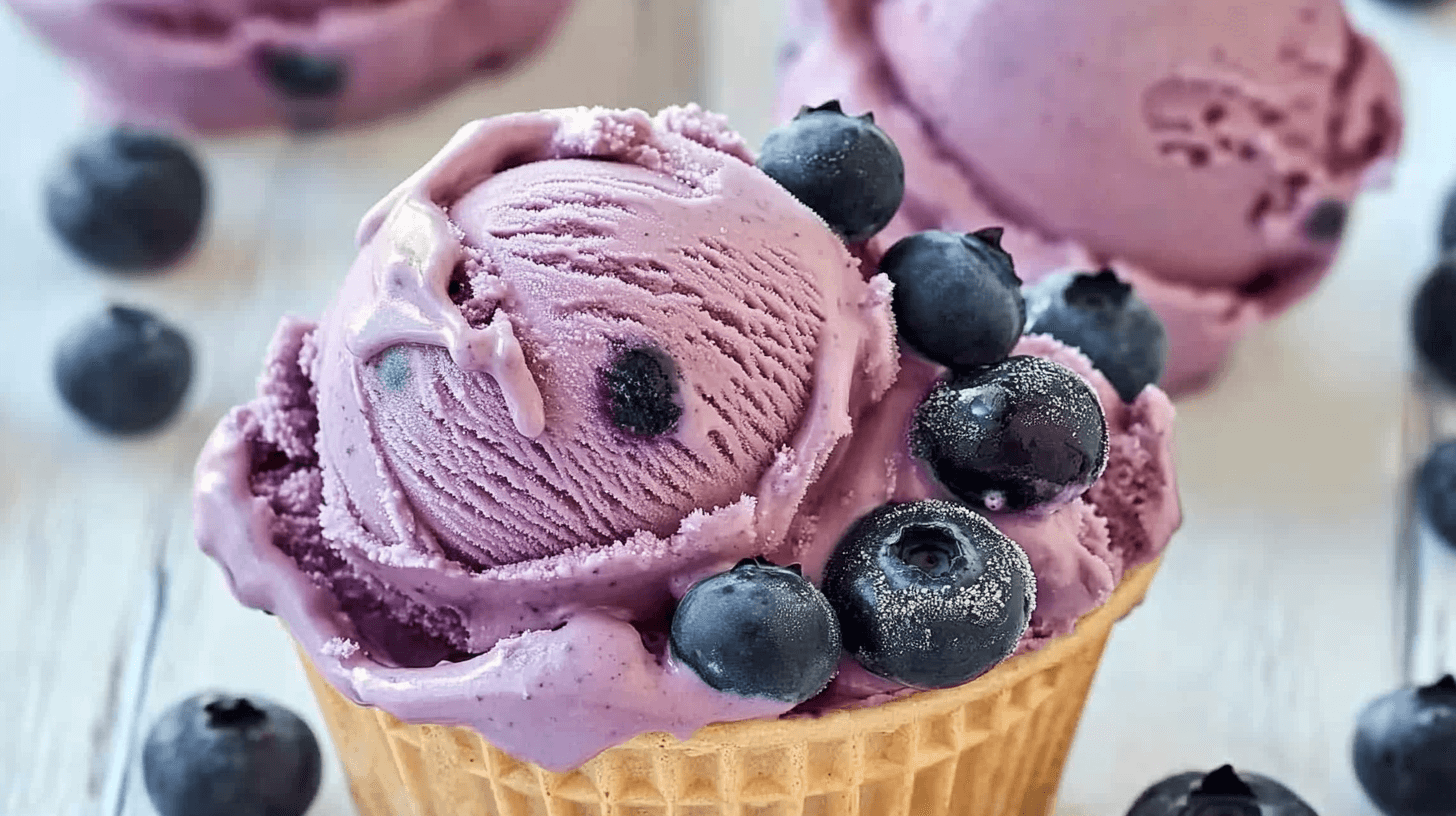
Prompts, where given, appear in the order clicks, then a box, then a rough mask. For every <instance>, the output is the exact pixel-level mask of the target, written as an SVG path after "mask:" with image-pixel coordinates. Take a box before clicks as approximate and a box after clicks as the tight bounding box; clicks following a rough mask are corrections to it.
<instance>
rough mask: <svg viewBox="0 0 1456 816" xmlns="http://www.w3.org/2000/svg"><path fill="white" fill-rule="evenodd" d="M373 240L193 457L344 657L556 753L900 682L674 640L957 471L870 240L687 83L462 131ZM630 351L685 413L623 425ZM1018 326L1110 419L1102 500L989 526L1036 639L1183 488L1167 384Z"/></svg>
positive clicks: (380, 213)
mask: <svg viewBox="0 0 1456 816" xmlns="http://www.w3.org/2000/svg"><path fill="white" fill-rule="evenodd" d="M360 239H361V252H360V255H359V258H358V260H357V261H356V263H355V265H354V267H353V269H352V270H351V271H350V273H349V275H348V277H347V278H346V280H345V282H344V285H343V288H342V290H341V292H340V294H339V297H338V299H337V300H336V301H335V302H334V304H333V305H332V306H330V308H329V309H328V311H327V312H326V313H325V315H324V316H323V318H322V320H321V321H320V322H319V323H317V324H313V323H307V322H303V321H298V320H287V321H284V323H283V324H282V325H281V326H280V328H279V332H278V335H277V337H276V339H275V342H274V345H273V348H272V349H271V350H270V353H269V357H268V364H267V368H266V370H265V372H264V375H263V378H262V381H261V385H260V396H259V398H258V399H256V400H254V401H253V402H251V403H249V404H247V405H245V406H242V407H240V408H238V409H236V410H234V411H233V412H232V413H231V414H229V416H228V417H227V418H226V419H225V420H224V421H223V422H222V423H221V424H220V425H219V427H218V429H217V430H216V431H215V433H214V434H213V437H212V438H211V440H210V441H209V443H208V445H207V448H206V449H205V451H204V452H203V455H202V458H201V461H200V462H199V465H198V486H197V506H196V507H197V514H196V520H197V530H198V539H199V541H200V543H201V545H202V547H203V548H204V549H205V550H206V551H207V552H209V553H210V554H212V555H213V556H214V557H215V558H217V559H218V561H219V562H220V563H221V564H222V565H223V567H224V569H225V570H226V571H227V573H228V576H229V581H230V583H231V585H232V587H233V589H234V591H235V592H236V594H237V595H238V597H239V598H240V599H241V600H242V601H243V602H244V603H246V604H248V605H250V606H254V607H257V608H261V609H266V610H269V611H272V612H274V613H275V614H277V615H278V616H279V617H280V618H281V619H282V620H283V621H284V622H285V623H286V624H287V625H288V627H289V629H290V631H291V632H292V634H293V635H294V637H295V638H296V639H297V640H298V641H299V643H300V644H301V646H302V648H303V649H304V650H305V652H306V653H307V654H309V655H310V656H311V658H312V659H313V661H314V663H315V666H316V667H317V668H318V670H319V671H320V672H321V673H322V674H323V676H324V677H325V678H327V679H328V680H329V682H331V683H333V684H334V685H335V686H336V687H338V688H339V689H340V691H342V692H343V693H344V694H346V695H347V696H348V697H350V698H351V699H353V700H355V701H356V702H359V703H362V704H366V705H374V706H378V707H380V708H383V709H385V710H387V711H390V712H391V713H393V714H394V715H396V716H398V717H400V718H402V719H405V720H408V721H417V722H432V723H440V724H462V725H468V726H470V727H472V728H474V729H476V730H477V731H478V732H479V733H481V734H482V735H484V736H485V737H486V738H487V739H488V740H490V741H491V742H492V743H494V744H496V745H498V746H499V747H501V748H502V749H504V750H506V751H508V752H510V753H512V754H515V755H517V756H519V757H522V758H524V759H528V760H531V761H534V762H537V763H539V764H541V765H543V766H545V767H547V768H553V769H566V768H570V767H574V766H576V765H578V764H580V763H581V762H583V761H585V760H586V759H588V758H590V757H591V756H593V755H594V754H596V753H597V752H599V751H601V750H603V749H604V748H606V747H609V746H611V745H613V744H616V743H619V742H621V741H624V740H626V739H628V738H630V737H632V736H633V735H636V734H639V733H643V732H648V731H668V732H671V733H674V734H677V735H679V736H684V737H685V736H687V735H689V734H691V733H692V732H693V731H695V730H697V729H698V728H700V727H702V726H704V725H707V724H709V723H712V722H719V721H730V720H739V719H748V718H759V717H775V716H781V715H785V714H793V713H812V712H814V711H817V710H822V709H824V708H826V707H831V708H832V707H842V706H849V705H859V704H865V703H866V702H874V701H876V700H879V699H882V698H883V697H884V696H885V695H893V694H903V693H909V692H910V690H909V689H906V688H904V687H903V686H897V685H895V684H892V683H887V682H886V681H878V680H875V679H873V678H867V677H860V676H858V675H856V673H855V672H854V671H853V668H852V666H851V667H850V669H849V670H848V671H846V672H845V673H844V674H843V675H842V677H843V679H842V680H840V681H837V682H836V683H834V684H832V685H831V687H830V688H829V689H827V690H826V691H825V692H824V693H823V694H821V695H820V696H819V697H818V698H816V699H815V700H811V701H810V702H809V703H808V704H805V705H803V706H801V707H798V708H795V707H794V706H792V705H791V704H787V703H781V702H774V701H770V700H765V699H756V698H749V697H742V696H737V695H734V694H730V693H726V692H720V691H716V690H714V689H712V688H710V687H709V686H708V685H706V684H705V683H703V682H702V681H701V680H700V679H699V678H698V677H697V675H695V674H694V673H693V672H692V671H691V670H689V669H686V668H685V667H683V666H680V665H678V664H677V663H676V662H675V661H674V660H672V659H671V658H669V657H668V656H667V655H666V652H665V643H666V635H667V628H668V621H669V619H670V615H671V610H672V608H673V606H674V604H675V602H676V600H677V599H678V598H680V597H681V596H682V594H683V593H684V592H685V591H686V590H687V588H688V587H689V586H691V585H692V583H693V582H694V581H696V580H697V579H700V578H702V577H705V576H707V575H710V574H713V573H716V572H719V571H722V570H724V569H726V568H728V567H731V566H732V565H733V564H734V563H735V562H737V561H738V560H739V559H741V558H744V557H749V556H756V555H762V556H767V557H769V558H770V559H772V560H774V561H775V562H777V563H790V562H798V563H801V564H802V565H803V566H804V569H805V573H806V575H808V576H810V577H811V578H813V579H816V580H817V578H818V576H819V574H820V572H821V570H822V568H823V565H824V563H825V561H826V560H827V558H828V555H829V552H830V551H831V550H832V548H833V547H834V545H835V543H836V542H837V541H838V539H839V537H840V535H841V534H842V533H843V532H844V531H845V530H846V529H847V528H848V527H849V525H850V524H851V523H852V522H853V521H854V520H855V519H857V518H858V517H860V516H861V515H863V514H864V513H866V512H868V511H869V510H871V509H873V508H875V507H876V506H878V505H880V504H882V503H884V502H886V501H889V500H904V499H914V498H922V497H927V496H939V495H942V494H941V493H940V492H939V488H938V487H937V486H936V485H935V484H934V483H933V482H932V481H931V480H930V479H929V478H928V477H927V476H926V475H925V474H924V473H923V472H922V470H921V467H920V465H919V464H918V463H916V462H915V461H914V460H912V459H911V458H910V456H909V453H908V449H907V444H906V436H907V430H908V423H909V420H910V416H911V414H912V412H913V409H914V407H915V405H916V404H917V403H918V402H919V401H920V399H921V398H922V397H923V396H924V395H925V394H926V393H927V392H928V391H929V389H930V387H931V386H932V385H933V383H934V381H935V379H936V378H937V377H938V376H939V375H940V373H941V372H940V371H939V369H937V368H935V367H934V366H932V365H930V364H928V363H926V362H924V361H922V360H920V359H918V358H915V357H913V356H910V355H906V356H904V357H901V356H900V355H899V352H898V351H897V348H896V343H895V339H894V328H893V322H892V317H891V313H890V308H889V304H890V294H891V289H890V284H889V281H888V279H887V278H885V276H883V275H879V274H874V264H873V260H874V258H875V257H876V256H877V253H878V249H879V246H878V245H877V244H872V245H871V246H870V247H868V248H867V249H865V250H864V251H862V252H859V253H851V252H850V251H849V250H848V249H847V248H846V247H845V246H844V245H843V244H842V243H841V242H840V241H839V239H838V238H837V237H836V236H835V235H834V234H833V233H832V232H831V231H830V230H829V229H828V227H827V226H825V224H824V223H823V222H822V221H821V220H820V219H819V218H818V216H816V215H815V214H814V213H813V212H812V211H810V210H809V209H807V208H806V207H804V206H803V205H801V204H799V203H798V202H797V201H796V200H795V199H794V198H793V197H792V196H790V195H789V194H788V193H787V192H786V191H785V190H783V189H782V188H780V187H779V186H778V185H777V184H776V183H775V182H774V181H772V180H771V179H770V178H769V177H768V176H766V175H764V174H763V173H761V172H760V171H759V170H757V169H756V168H755V167H753V165H752V157H751V155H750V153H749V152H748V151H747V149H746V148H745V147H744V146H743V144H742V142H741V140H740V139H739V138H738V137H737V135H736V134H734V133H732V132H731V131H730V130H728V129H727V127H726V125H725V124H724V122H723V121H722V120H721V119H719V118H717V117H714V116H712V115H709V114H705V113H703V112H701V111H699V110H698V109H696V108H692V107H689V108H672V109H668V110H665V111H663V112H662V113H660V114H658V116H657V117H655V118H649V117H648V116H647V115H646V114H643V113H641V112H640V111H607V110H601V109H596V110H586V109H578V110H567V111H545V112H541V113H533V114H521V115H514V116H507V117H500V118H496V119H490V120H483V121H481V122H476V123H473V124H471V125H469V126H467V127H466V128H464V129H462V131H461V132H460V133H459V134H457V136H456V137H455V139H453V140H452V141H451V143H450V144H449V145H447V146H446V148H445V149H444V150H443V151H442V153H441V154H440V155H439V156H437V157H436V159H434V160H433V161H432V162H431V163H430V164H429V165H427V166H426V167H425V168H423V169H422V170H421V171H420V172H419V173H417V174H416V175H415V176H413V177H411V178H410V179H409V180H408V181H406V182H405V183H404V184H403V185H401V186H400V187H399V188H398V189H396V190H395V191H394V192H393V193H391V195H390V196H389V197H387V198H386V199H385V201H383V202H381V204H380V205H378V206H377V207H376V208H375V209H374V210H373V211H372V212H371V213H370V214H369V215H368V216H367V217H366V218H365V220H364V224H363V226H362V228H361V231H360ZM623 347H650V348H653V349H655V350H656V351H657V352H659V353H661V354H662V355H664V356H665V357H666V358H668V359H671V360H672V361H673V364H674V368H675V370H676V374H677V376H678V378H679V379H680V381H681V383H682V385H681V389H680V394H681V407H682V409H683V410H682V418H681V421H680V422H679V423H678V425H677V427H676V429H675V430H673V431H672V432H670V433H668V434H666V435H664V436H660V437H656V438H651V439H644V438H641V437H636V436H633V435H632V434H629V433H626V432H624V431H622V430H620V429H619V428H617V427H616V426H615V425H613V424H612V423H611V422H610V421H609V420H608V419H607V418H606V416H605V414H604V411H603V401H604V398H603V394H602V379H601V374H600V372H601V370H602V369H603V367H604V366H606V365H608V362H609V360H610V359H611V356H612V354H613V353H614V352H615V350H617V349H620V348H623ZM1020 350H1021V352H1023V353H1031V354H1038V355H1042V356H1048V357H1052V358H1053V359H1056V360H1058V361H1060V362H1063V363H1064V364H1066V365H1068V366H1069V367H1070V368H1072V369H1073V370H1075V371H1076V372H1077V373H1079V374H1081V375H1082V376H1084V377H1085V378H1087V380H1088V381H1089V382H1090V383H1091V384H1092V385H1093V387H1094V389H1095V390H1096V392H1097V393H1098V395H1099V398H1100V399H1101V400H1102V401H1103V402H1104V405H1105V409H1106V412H1107V415H1108V424H1109V428H1110V432H1111V455H1110V459H1109V464H1108V467H1107V470H1106V472H1105V473H1104V475H1103V477H1102V479H1101V480H1099V481H1098V482H1097V483H1096V484H1095V485H1094V486H1093V487H1092V489H1091V490H1089V491H1088V492H1087V493H1086V494H1084V495H1083V496H1082V497H1081V498H1078V499H1074V500H1072V501H1071V502H1069V503H1066V504H1063V505H1061V506H1060V507H1057V508H1053V509H1051V510H1050V511H1049V512H1046V513H1042V514H1040V515H1034V516H1032V515H1028V516H1016V517H1012V516H1006V517H1002V518H995V519H993V520H994V521H995V523H996V524H998V525H999V526H1001V527H1002V528H1003V529H1004V530H1006V531H1007V532H1008V534H1010V535H1011V536H1012V537H1013V539H1015V540H1016V541H1017V542H1018V543H1019V544H1020V545H1021V546H1022V547H1023V548H1024V549H1025V550H1026V551H1027V553H1028V555H1029V556H1030V560H1031V563H1032V565H1033V567H1034V569H1035V570H1036V571H1037V577H1038V604H1039V605H1038V609H1037V612H1036V615H1035V617H1034V618H1033V621H1032V627H1031V629H1030V630H1029V631H1028V633H1027V635H1026V637H1025V638H1024V639H1023V642H1022V645H1021V648H1022V649H1023V650H1024V649H1030V648H1035V647H1036V646H1037V645H1039V643H1041V642H1042V641H1044V640H1045V639H1046V638H1048V637H1052V636H1055V635H1058V634H1063V633H1065V632H1068V631H1070V629H1071V626H1072V624H1073V623H1074V622H1075V620H1076V619H1077V617H1079V616H1080V615H1082V614H1084V613H1085V612H1087V611H1089V610H1091V609H1093V608H1095V607H1096V606H1097V605H1099V604H1100V603H1102V602H1103V601H1104V600H1106V598H1107V596H1108V595H1109V594H1110V593H1111V591H1112V590H1113V588H1115V586H1116V584H1117V581H1118V580H1119V579H1120V577H1121V575H1122V574H1123V572H1124V571H1125V570H1126V569H1127V568H1129V567H1131V566H1135V565H1137V564H1141V563H1146V562H1147V561H1149V560H1151V559H1152V558H1154V557H1155V556H1156V555H1157V554H1158V553H1159V552H1160V551H1161V549H1162V548H1163V547H1164V546H1165V545H1166V543H1167V541H1168V538H1169V536H1170V535H1171V534H1172V532H1173V529H1174V528H1175V527H1176V526H1177V524H1178V520H1179V512H1178V505H1177V495H1176V486H1175V484H1174V480H1173V473H1172V461H1171V438H1170V435H1171V423H1172V414H1173V412H1172V407H1171V405H1170V404H1169V403H1168V400H1167V398H1166V396H1164V395H1163V393H1162V392H1161V391H1158V390H1157V389H1156V388H1149V389H1147V390H1145V391H1144V392H1143V393H1142V395H1140V396H1139V397H1138V399H1137V400H1136V401H1135V402H1134V403H1132V404H1130V405H1127V404H1123V403H1121V402H1120V401H1118V398H1117V396H1116V394H1115V393H1114V392H1113V391H1112V389H1111V386H1110V385H1108V384H1107V382H1106V380H1105V379H1104V378H1102V376H1101V375H1100V374H1098V373H1097V372H1095V371H1093V370H1092V368H1091V366H1090V364H1088V363H1087V361H1086V359H1085V358H1083V357H1082V356H1081V355H1080V354H1078V353H1076V352H1074V351H1071V350H1069V349H1067V348H1065V347H1063V346H1061V345H1059V344H1057V343H1056V342H1055V341H1052V340H1050V339H1048V338H1034V337H1033V338H1027V339H1026V340H1024V341H1023V343H1022V346H1021V349H1020ZM859 674H864V673H863V672H862V671H861V672H860V673H859Z"/></svg>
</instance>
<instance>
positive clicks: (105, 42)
mask: <svg viewBox="0 0 1456 816" xmlns="http://www.w3.org/2000/svg"><path fill="white" fill-rule="evenodd" d="M9 2H10V5H11V6H12V7H14V8H15V10H16V11H17V12H18V13H19V14H20V16H21V17H22V19H24V20H25V21H26V22H28V23H29V24H30V25H31V26H32V27H33V28H34V29H35V30H36V31H37V32H38V33H39V34H41V35H42V36H44V37H45V38H46V39H47V40H49V41H50V42H51V43H52V45H54V46H55V48H56V49H57V50H59V51H60V52H61V53H62V54H64V55H65V56H66V57H67V58H68V59H70V60H71V61H72V62H73V63H74V64H75V65H76V66H77V67H78V68H79V69H80V70H81V72H82V73H83V74H84V75H85V77H86V78H87V80H88V81H89V83H90V85H91V86H92V88H93V90H94V91H95V93H96V96H97V98H98V100H99V101H100V102H101V104H103V105H104V106H106V107H107V108H109V109H111V110H112V112H114V113H115V114H116V115H117V116H119V117H121V118H123V119H125V120H127V121H129V122H132V123H137V124H145V125H158V124H160V125H164V126H171V127H185V128H189V129H193V130H198V131H224V130H235V129H239V128H250V127H259V126H264V125H271V124H277V123H280V122H282V123H286V124H290V125H294V126H300V127H322V126H330V125H337V124H345V123H350V122H357V121H360V120H363V119H369V118H373V117H376V116H380V115H383V114H386V113H390V112H392V111H395V110H398V109H400V108H402V107H406V106H409V105H411V104H414V103H418V102H420V101H423V100H424V99H426V98H428V97H430V96H432V95H434V94H437V93H440V92H442V91H444V90H447V89H449V88H451V87H453V86H454V85H455V84H456V83H458V82H460V81H462V80H464V79H465V78H467V77H469V76H471V75H472V74H474V73H477V72H482V71H486V72H493V71H500V70H503V69H505V68H508V67H510V66H512V65H515V64H517V63H518V62H520V61H521V60H522V59H524V58H525V57H527V56H528V55H529V54H531V53H532V52H533V51H534V50H535V49H536V48H538V47H539V46H541V45H542V44H543V43H544V42H545V41H546V40H547V39H548V38H549V37H550V35H551V34H552V33H553V32H554V30H555V28H556V26H557V24H558V23H559V22H560V20H561V18H562V17H563V16H564V14H565V12H566V10H567V9H568V8H569V7H570V5H571V3H570V0H9Z"/></svg>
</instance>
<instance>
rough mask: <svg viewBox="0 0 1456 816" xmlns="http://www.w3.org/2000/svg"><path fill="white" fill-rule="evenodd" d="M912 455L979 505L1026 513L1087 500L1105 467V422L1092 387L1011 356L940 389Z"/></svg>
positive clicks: (921, 412)
mask: <svg viewBox="0 0 1456 816" xmlns="http://www.w3.org/2000/svg"><path fill="white" fill-rule="evenodd" d="M910 442H911V448H912V450H913V451H914V452H915V455H916V456H918V457H920V459H922V460H923V461H924V462H925V463H926V464H927V465H928V466H929V467H930V470H931V472H932V473H934V474H935V477H936V479H938V480H939V481H940V483H941V484H942V485H944V486H945V488H946V489H947V490H949V491H950V492H951V493H952V494H953V495H955V496H956V497H957V498H959V499H960V500H961V501H964V502H966V503H967V504H969V505H971V506H972V507H976V508H984V509H986V510H989V511H992V512H1002V511H1007V512H1019V511H1022V510H1028V509H1031V508H1033V507H1038V506H1040V505H1047V504H1054V503H1058V502H1064V501H1069V500H1071V499H1072V498H1074V497H1076V496H1078V495H1081V493H1082V492H1083V491H1085V490H1086V489H1087V488H1088V487H1090V486H1091V485H1092V483H1093V482H1094V481H1096V480H1097V477H1098V476H1100V475H1101V474H1102V469H1103V467H1104V466H1105V465H1106V464H1107V418H1106V417H1105V416H1104V415H1103V413H1102V404H1101V403H1100V402H1098V400H1097V395H1096V394H1095V393H1093V391H1092V387H1091V386H1089V385H1087V382H1086V381H1085V380H1083V379H1082V378H1081V377H1079V376H1077V375H1076V374H1074V373H1073V372H1072V371H1070V370H1068V369H1067V368H1065V367H1063V366H1060V365H1058V364H1056V363H1053V362H1051V361H1050V360H1043V359H1042V358H1040V357H1025V356H1017V357H1010V358H1007V359H1006V360H1005V361H1003V362H1001V363H998V364H996V365H994V366H992V367H990V368H987V369H985V370H982V371H978V372H974V373H971V374H964V375H960V376H953V377H950V378H948V379H945V380H942V381H941V382H940V383H939V384H937V385H936V387H935V389H934V390H932V391H931V392H930V394H929V396H927V397H926V398H925V400H924V402H922V403H921V404H920V407H919V408H918V409H917V410H916V412H915V419H914V423H913V425H912V426H911V430H910Z"/></svg>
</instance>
